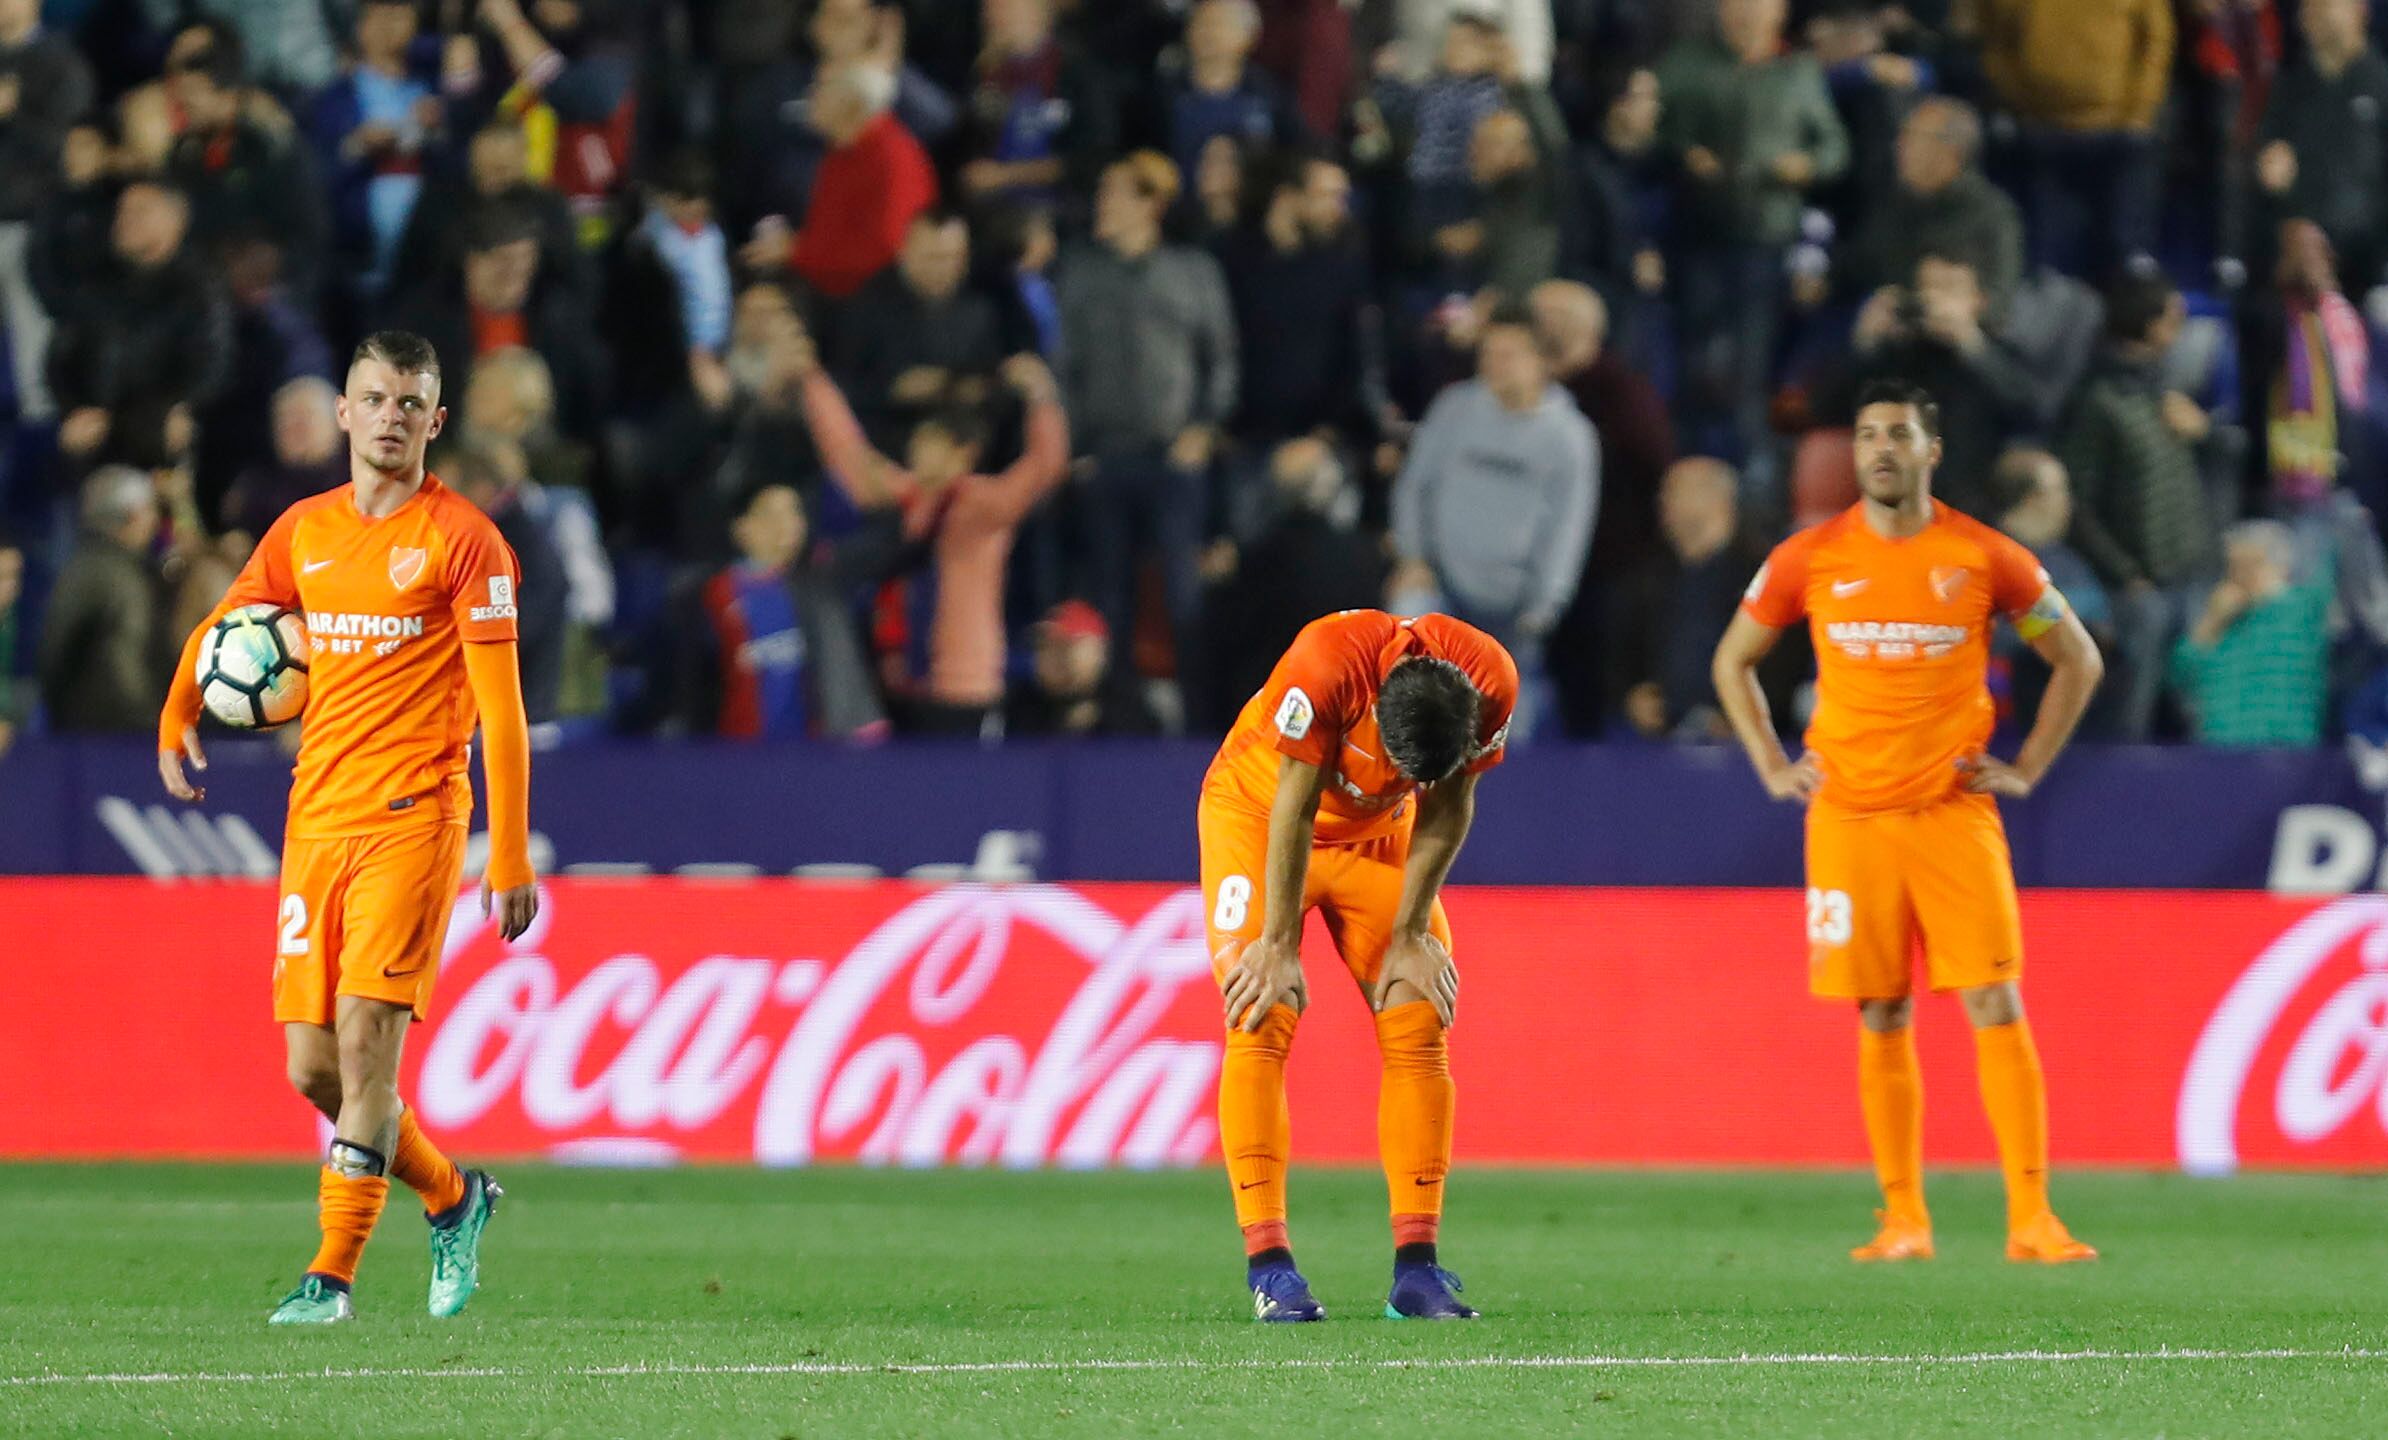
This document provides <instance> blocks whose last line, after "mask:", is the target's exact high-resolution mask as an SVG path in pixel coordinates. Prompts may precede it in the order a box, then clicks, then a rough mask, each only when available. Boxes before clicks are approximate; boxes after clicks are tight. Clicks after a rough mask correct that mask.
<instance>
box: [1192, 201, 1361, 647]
mask: <svg viewBox="0 0 2388 1440" xmlns="http://www.w3.org/2000/svg"><path fill="white" fill-rule="evenodd" d="M1219 261H1220V266H1221V268H1222V270H1223V271H1224V272H1225V275H1226V279H1227V290H1228V294H1229V296H1230V298H1231V299H1232V300H1233V301H1234V304H1235V330H1236V339H1237V341H1238V344H1239V346H1240V351H1239V355H1240V360H1239V363H1238V366H1237V374H1238V378H1239V381H1240V389H1239V395H1238V399H1237V401H1236V407H1235V430H1236V435H1237V437H1238V438H1239V439H1240V440H1243V441H1244V442H1246V443H1247V444H1250V445H1254V446H1257V447H1261V448H1264V449H1265V448H1267V447H1269V446H1272V445H1274V444H1276V443H1277V442H1279V441H1282V440H1287V439H1290V438H1292V437H1294V436H1296V435H1310V434H1316V433H1319V432H1322V431H1332V432H1335V433H1337V434H1340V435H1343V436H1346V437H1349V438H1351V439H1355V440H1356V439H1359V438H1362V437H1366V436H1371V435H1373V433H1374V427H1375V425H1376V423H1377V422H1378V420H1379V419H1380V418H1381V417H1382V416H1383V415H1384V412H1385V409H1386V407H1387V406H1389V405H1390V404H1391V403H1392V401H1391V397H1390V396H1389V395H1388V394H1387V393H1386V391H1385V377H1384V368H1383V356H1382V353H1381V346H1380V345H1379V343H1378V333H1377V332H1378V328H1379V326H1380V324H1381V320H1380V318H1379V312H1378V310H1377V307H1376V303H1375V298H1374V295H1373V292H1372V289H1371V286H1370V276H1369V269H1368V257H1367V254H1366V252H1365V251H1364V250H1363V249H1362V248H1361V244H1360V240H1359V236H1358V235H1357V234H1356V233H1355V232H1354V230H1353V227H1352V224H1351V177H1350V176H1349V174H1348V173H1346V172H1345V170H1344V168H1343V167H1342V166H1340V165H1338V164H1336V163H1334V162H1333V161H1331V160H1326V159H1322V158H1319V157H1317V156H1312V155H1304V156H1300V157H1297V158H1295V159H1294V160H1293V161H1292V162H1291V163H1289V164H1286V165H1283V166H1281V167H1280V168H1279V169H1278V170H1277V172H1276V175H1275V178H1274V180H1273V182H1272V183H1271V184H1270V185H1269V187H1268V190H1267V193H1266V195H1265V197H1264V198H1263V200H1262V204H1261V207H1260V214H1259V217H1258V222H1257V223H1256V224H1254V225H1251V226H1249V227H1246V228H1245V229H1244V230H1242V231H1240V232H1239V233H1237V234H1236V235H1234V236H1232V237H1230V238H1229V239H1228V240H1227V241H1226V242H1225V243H1224V244H1222V245H1221V246H1220V247H1219ZM1263 648H1266V647H1263ZM1271 653H1275V652H1271Z"/></svg>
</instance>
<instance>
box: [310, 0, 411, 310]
mask: <svg viewBox="0 0 2388 1440" xmlns="http://www.w3.org/2000/svg"><path fill="white" fill-rule="evenodd" d="M417 28H418V20H417V15H416V10H415V6H414V4H413V0H364V3H363V4H362V5H360V6H359V7H358V9H357V22H356V36H355V45H356V58H355V60H354V62H353V63H352V64H351V65H350V67H349V69H348V72H347V73H346V74H344V75H342V76H341V77H340V78H339V79H338V80H335V81H334V82H333V83H332V84H330V85H328V86H326V87H325V88H324V90H323V92H322V93H321V94H319V95H317V96H316V97H315V102H314V104H313V105H312V106H311V107H309V110H308V115H307V134H308V138H309V139H311V140H313V141H314V143H315V154H316V166H317V168H318V169H319V170H320V172H321V173H322V175H323V177H324V179H325V182H326V184H327V185H328V187H329V189H330V197H329V198H330V201H331V210H332V256H333V258H334V260H335V261H336V262H337V263H338V264H339V265H340V266H341V267H342V269H343V270H344V271H345V272H346V273H345V277H344V278H346V279H348V280H351V281H352V282H353V283H354V286H355V288H356V290H357V292H358V294H359V295H360V296H361V297H362V298H363V299H365V300H367V301H368V302H370V301H372V300H376V299H378V298H379V297H380V296H382V295H383V294H385V293H387V291H388V290H389V288H390V282H391V277H392V275H393V274H394V272H395V270H396V268H397V263H398V246H399V242H401V241H402V240H404V239H405V238H406V230H407V223H408V221H409V220H410V219H412V217H413V215H414V210H415V202H416V201H417V200H419V199H421V198H422V194H423V167H424V164H425V152H426V151H428V150H430V149H432V148H433V147H435V146H437V145H438V144H439V143H440V141H441V135H440V127H441V125H442V123H443V120H444V112H443V110H442V107H441V105H440V99H439V95H438V93H437V92H436V91H435V90H434V89H433V86H432V83H431V80H430V79H429V78H427V77H426V76H424V75H422V74H420V73H418V72H417V67H416V66H415V64H414V59H413V54H412V51H413V47H414V42H415V35H416V31H417Z"/></svg>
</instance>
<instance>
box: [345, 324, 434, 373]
mask: <svg viewBox="0 0 2388 1440" xmlns="http://www.w3.org/2000/svg"><path fill="white" fill-rule="evenodd" d="M367 360H379V361H380V362H381V363H382V364H384V365H387V366H389V367H390V368H391V369H392V370H396V371H398V372H400V373H401V374H406V375H428V376H430V377H431V378H432V379H434V380H437V379H438V378H440V376H439V352H438V351H437V350H434V349H432V348H431V342H430V341H428V340H426V339H424V338H423V337H422V336H420V335H417V334H415V333H414V332H413V331H410V330H376V331H374V332H373V333H372V334H370V335H368V336H366V337H365V338H364V339H362V340H359V341H358V342H357V348H356V353H354V354H352V355H350V356H349V357H348V368H349V369H351V370H354V369H355V368H356V367H357V366H359V365H361V364H363V363H364V362H365V361H367Z"/></svg>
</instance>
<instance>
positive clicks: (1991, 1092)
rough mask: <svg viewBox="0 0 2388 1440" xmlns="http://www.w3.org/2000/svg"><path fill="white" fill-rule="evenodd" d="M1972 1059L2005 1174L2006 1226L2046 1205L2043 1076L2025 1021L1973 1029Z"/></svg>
mask: <svg viewBox="0 0 2388 1440" xmlns="http://www.w3.org/2000/svg"><path fill="white" fill-rule="evenodd" d="M1973 1045H1974V1062H1975V1065H1976V1067H1977V1070H1978V1072H1979V1075H1980V1079H1981V1084H1982V1108H1983V1109H1984V1110H1987V1111H1988V1112H1989V1113H1990V1131H1991V1133H1992V1134H1994V1135H1996V1136H1997V1137H1998V1159H1999V1165H2000V1168H2001V1169H2003V1170H2004V1171H2005V1172H2006V1178H2007V1224H2008V1226H2009V1227H2010V1228H2012V1227H2015V1226H2020V1225H2022V1224H2023V1223H2024V1222H2026V1221H2028V1220H2033V1219H2036V1218H2038V1217H2039V1216H2040V1215H2042V1214H2044V1213H2046V1211H2047V1209H2048V1082H2047V1080H2046V1078H2045V1077H2044V1076H2043V1075H2042V1074H2041V1072H2040V1048H2039V1046H2037V1045H2035V1044H2033V1043H2032V1038H2031V1024H2030V1022H2029V1021H2025V1020H2017V1021H2015V1022H2014V1023H2013V1024H2009V1025H1989V1026H1984V1027H1983V1028H1981V1029H1978V1030H1976V1031H1974V1032H1973Z"/></svg>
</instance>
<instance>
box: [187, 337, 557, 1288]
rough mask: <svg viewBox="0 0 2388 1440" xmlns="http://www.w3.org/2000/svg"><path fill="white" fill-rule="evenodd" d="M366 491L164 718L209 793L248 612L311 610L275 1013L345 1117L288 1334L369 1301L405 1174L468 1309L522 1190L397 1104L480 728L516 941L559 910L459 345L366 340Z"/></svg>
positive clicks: (359, 425) (263, 581)
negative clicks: (473, 496) (475, 502)
mask: <svg viewBox="0 0 2388 1440" xmlns="http://www.w3.org/2000/svg"><path fill="white" fill-rule="evenodd" d="M339 416H340V428H341V429H343V430H345V431H347V432H348V437H349V483H348V484H346V485H343V486H341V487H339V488H337V489H334V490H330V491H326V492H325V493H323V494H321V495H317V496H313V497H311V498H309V499H306V500H302V501H300V502H299V503H298V504H296V505H293V506H292V507H290V509H289V510H287V511H285V512H283V515H282V518H281V519H279V520H277V521H275V522H274V524H273V527H272V528H271V529H270V530H268V531H267V532H266V535H265V538H264V540H262V541H260V542H259V544H258V546H257V550H256V553H255V554H254V555H252V556H250V558H249V563H248V565H247V567H246V568H244V569H243V570H242V571H241V573H240V577H239V578H238V579H237V580H235V581H234V582H233V585H232V589H231V592H230V593H229V594H227V595H226V596H225V597H224V601H223V604H222V605H220V606H219V607H218V608H217V610H216V613H215V614H213V615H211V616H209V617H208V620H207V623H205V624H203V625H201V626H200V627H199V629H198V630H197V631H195V632H194V633H193V634H192V636H191V639H190V643H189V644H188V645H187V646H186V647H185V649H184V652H183V660H182V665H181V668H180V670H179V671H178V672H177V674H176V677H175V681H174V688H173V690H172V692H171V693H170V694H169V695H168V696H167V699H166V709H165V713H164V715H163V716H162V717H161V719H160V721H159V727H158V773H159V775H160V777H161V778H162V779H163V780H164V781H165V786H166V789H167V791H168V792H169V793H170V794H172V795H173V796H174V797H175V798H177V799H180V800H198V799H200V798H201V797H202V796H203V795H204V793H205V792H204V791H202V790H200V789H198V788H197V787H196V786H194V785H193V784H192V783H191V781H190V779H189V778H188V777H187V776H186V775H185V773H184V769H183V764H184V761H185V759H186V758H187V759H188V761H189V762H190V764H191V765H192V766H193V767H194V768H196V769H200V770H204V769H205V768H206V766H207V761H206V758H205V756H204V755H203V754H202V753H201V751H200V746H199V739H198V733H197V731H196V729H195V728H194V727H195V726H196V724H197V722H198V719H199V713H200V707H201V698H200V686H199V678H198V675H197V673H196V672H197V670H198V667H199V663H200V653H201V650H202V648H203V644H204V642H205V640H206V637H207V636H208V635H209V633H210V632H211V631H212V630H213V629H214V627H215V625H216V622H217V621H218V620H219V619H221V618H222V617H224V616H225V615H227V614H229V613H230V612H232V611H234V610H237V609H240V608H241V607H244V606H252V605H258V606H272V607H278V608H279V609H282V610H295V611H303V612H304V613H305V616H306V635H307V644H308V649H309V651H310V652H311V653H310V654H309V655H308V657H307V660H308V675H307V682H308V683H307V699H306V712H305V717H306V718H305V732H304V735H303V738H302V740H301V743H300V746H299V752H298V766H297V769H296V771H295V773H294V775H293V778H292V781H291V787H290V814H289V820H288V823H287V825H286V827H285V832H284V840H283V846H282V887H281V892H282V893H281V902H280V908H279V911H278V913H277V923H276V929H275V936H276V949H275V958H274V980H273V991H274V1019H275V1020H276V1021H277V1022H278V1023H279V1024H281V1026H282V1027H283V1034H284V1036H285V1038H286V1041H287V1044H288V1050H289V1074H290V1082H291V1084H292V1085H293V1086H295V1087H296V1088H297V1089H298V1092H299V1094H301V1095H302V1096H304V1097H305V1098H306V1099H307V1101H308V1102H309V1103H310V1104H312V1105H314V1106H315V1107H316V1108H317V1109H318V1110H320V1111H322V1112H323V1114H324V1116H325V1118H326V1119H328V1120H330V1121H331V1122H332V1125H333V1127H334V1130H333V1139H332V1142H331V1147H330V1152H329V1154H328V1155H327V1156H326V1158H325V1162H324V1167H323V1172H322V1175H321V1178H320V1181H319V1185H318V1194H319V1198H320V1206H321V1213H322V1220H323V1239H322V1244H321V1246H320V1248H318V1249H317V1251H316V1253H315V1258H314V1260H313V1261H312V1262H311V1263H310V1264H309V1265H308V1266H307V1270H306V1274H305V1276H304V1277H303V1278H302V1280H301V1281H300V1283H299V1287H298V1288H297V1289H296V1290H294V1291H292V1292H291V1293H290V1295H289V1297H288V1298H286V1299H285V1300H283V1302H282V1304H281V1306H280V1308H278V1309H277V1310H275V1311H274V1313H273V1317H272V1320H273V1323H274V1324H277V1325H292V1324H298V1325H304V1324H324V1323H330V1322H334V1321H340V1320H346V1319H349V1318H350V1317H351V1316H352V1315H353V1314H354V1308H353V1306H352V1303H351V1301H350V1297H349V1291H350V1287H351V1285H352V1284H353V1283H354V1281H355V1279H356V1269H357V1258H358V1256H359V1255H360V1254H361V1253H362V1252H363V1250H364V1248H365V1241H366V1238H367V1237H368V1236H370V1235H371V1234H372V1232H373V1226H374V1222H375V1221H376V1220H377V1219H379V1218H380V1215H381V1210H382V1204H383V1201H384V1199H385V1198H386V1197H387V1195H388V1192H389V1182H390V1177H392V1176H395V1177H396V1178H397V1179H399V1180H400V1181H402V1182H404V1183H405V1184H406V1185H407V1186H409V1187H410V1188H412V1189H413V1190H414V1191H415V1192H416V1193H417V1194H418V1195H420V1196H421V1197H422V1199H423V1206H424V1210H425V1212H426V1214H427V1215H428V1217H429V1219H430V1221H431V1256H432V1267H431V1297H430V1308H431V1313H432V1314H434V1315H441V1316H445V1315H453V1314H455V1313H456V1312H458V1311H459V1310H462V1309H463V1308H464V1305H465V1302H466V1301H467V1300H469V1299H470V1298H471V1297H472V1293H473V1290H474V1287H475V1286H476V1285H477V1284H478V1283H479V1275H480V1243H481V1234H482V1230H483V1227H484V1226H486V1225H487V1224H488V1221H489V1217H490V1215H491V1213H492V1212H493V1211H494V1209H495V1207H496V1203H497V1199H498V1196H499V1194H500V1191H499V1189H498V1187H497V1186H496V1185H495V1184H494V1183H492V1182H491V1180H490V1178H489V1176H488V1175H486V1174H484V1173H482V1172H480V1171H469V1172H468V1171H462V1170H459V1169H458V1168H457V1166H456V1165H455V1164H454V1163H453V1162H452V1161H450V1160H449V1159H448V1157H447V1156H445V1155H443V1154H441V1153H440V1151H439V1150H438V1148H437V1147H436V1146H434V1145H433V1144H432V1143H431V1142H430V1140H428V1139H426V1138H425V1137H424V1135H423V1132H422V1130H421V1129H420V1128H419V1127H418V1126H417V1125H416V1124H415V1117H414V1115H413V1113H412V1112H410V1111H409V1110H407V1109H406V1107H405V1106H404V1105H403V1104H402V1103H401V1102H400V1100H399V1098H398V1060H399V1055H400V1052H401V1050H402V1049H403V1047H404V1045H405V1043H406V1032H407V1026H408V1025H409V1024H410V1023H412V1022H413V1021H416V1020H420V1019H422V1018H423V1017H424V1015H425V1014H426V1012H427V1011H428V1009H429V1007H430V1003H431V989H432V982H433V981H434V979H435V978H436V977H437V973H438V968H439V959H440V948H441V942H442V940H443V938H444V937H445V935H446V933H447V928H448V917H449V913H450V911H451V909H452V908H453V906H454V903H455V898H456V889H457V885H458V882H459V880H460V878H461V876H462V874H463V867H464V843H465V835H466V831H467V829H468V828H469V823H470V820H471V817H472V806H473V796H472V786H471V783H470V781H469V780H468V778H467V777H466V774H465V767H466V763H467V756H468V753H469V746H470V742H471V739H472V733H473V727H474V724H475V722H476V719H477V720H478V723H479V725H480V727H481V735H482V743H483V745H484V747H485V749H484V751H483V757H482V770H483V774H484V777H485V778H486V780H487V781H488V786H489V810H490V815H489V835H490V856H489V869H488V874H487V877H486V878H485V879H484V881H483V882H482V887H481V905H482V913H483V914H485V915H486V914H488V913H490V910H491V908H492V906H493V905H494V906H495V909H496V911H497V914H498V923H499V927H500V929H501V930H502V932H503V933H504V935H505V937H506V938H507V939H509V940H511V939H514V938H515V937H517V936H519V935H521V934H522V933H523V931H525V930H526V929H528V928H529V926H530V924H531V921H532V920H533V919H534V918H535V917H536V916H537V914H538V909H539V899H538V890H537V887H536V885H535V884H534V881H533V876H532V874H531V866H530V854H529V851H530V846H529V831H530V824H529V796H530V735H529V726H528V725H527V724H526V722H525V720H524V716H523V703H522V680H521V675H520V672H519V670H518V669H517V666H516V658H515V594H514V591H515V586H516V585H517V584H518V583H519V580H520V573H521V572H520V569H519V567H518V566H517V565H516V563H515V558H514V554H513V552H512V551H511V550H510V549H508V548H507V545H506V543H505V541H504V540H502V539H501V538H499V536H498V532H497V527H496V526H495V525H493V524H491V523H490V521H489V518H488V517H487V516H485V515H483V514H482V513H481V512H480V511H479V510H477V509H475V508H473V506H472V505H470V504H469V503H467V502H466V501H464V500H463V499H461V498H459V497H458V496H457V495H456V494H455V493H454V492H453V491H451V490H449V489H448V488H447V487H446V486H444V485H442V484H441V483H440V482H439V480H438V479H437V478H436V477H434V476H432V475H431V474H429V473H428V472H427V471H426V470H425V469H424V451H425V449H426V448H427V447H428V446H429V444H430V442H431V441H432V439H433V438H434V437H435V436H437V435H438V434H439V432H440V427H441V426H442V424H443V423H444V422H445V421H446V419H447V411H446V410H445V409H443V408H442V407H441V405H440V371H439V357H438V356H437V355H436V354H434V353H433V351H432V348H431V346H430V344H429V343H427V342H426V341H424V340H422V339H421V338H419V337H417V336H414V335H409V334H405V333H403V332H399V331H383V332H381V333H380V334H377V335H373V336H370V337H368V338H367V339H366V340H365V342H364V343H363V344H361V345H359V346H358V347H357V350H356V354H355V356H354V358H353V359H352V360H351V361H350V364H349V370H348V384H347V392H346V393H345V394H344V395H342V396H341V397H340V401H339Z"/></svg>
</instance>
